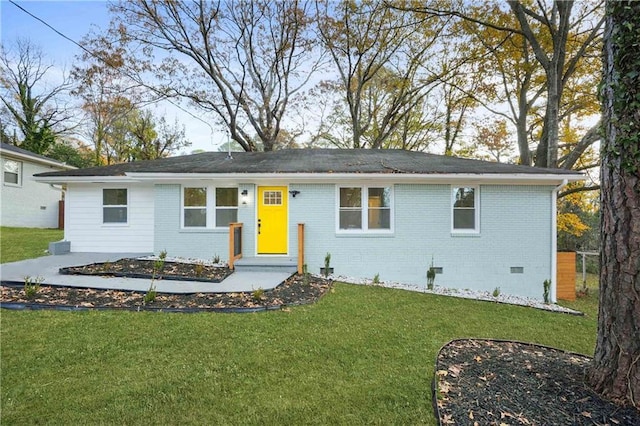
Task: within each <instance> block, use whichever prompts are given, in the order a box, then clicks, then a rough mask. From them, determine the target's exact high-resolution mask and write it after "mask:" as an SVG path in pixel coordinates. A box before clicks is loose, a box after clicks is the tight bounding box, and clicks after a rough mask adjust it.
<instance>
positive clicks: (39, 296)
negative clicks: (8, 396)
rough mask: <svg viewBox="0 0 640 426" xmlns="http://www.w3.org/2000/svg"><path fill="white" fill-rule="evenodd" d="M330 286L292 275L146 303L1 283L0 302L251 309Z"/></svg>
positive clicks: (302, 299) (135, 297)
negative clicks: (275, 282)
mask: <svg viewBox="0 0 640 426" xmlns="http://www.w3.org/2000/svg"><path fill="white" fill-rule="evenodd" d="M331 286H332V281H331V280H327V279H324V278H321V277H318V276H314V275H308V277H307V279H306V280H305V279H304V277H303V276H302V275H293V276H291V277H290V278H288V279H287V280H286V281H285V282H284V283H282V284H280V285H279V286H278V287H276V288H275V289H273V290H262V289H257V290H254V291H253V292H238V293H194V294H165V293H157V294H156V296H155V298H154V299H153V301H151V302H149V303H146V304H145V301H144V299H145V292H133V291H119V290H100V289H90V288H89V289H82V288H71V287H58V286H46V285H43V286H41V287H40V288H39V289H38V291H37V293H36V294H35V296H34V297H32V298H28V297H26V295H25V291H24V286H9V285H3V286H2V297H1V299H0V305H2V307H5V308H13V309H18V308H19V309H24V308H27V309H39V308H48V307H51V308H55V307H67V308H81V309H105V308H106V309H132V310H143V309H144V310H172V311H185V312H189V311H201V310H205V311H207V310H213V311H215V310H218V311H252V310H254V311H255V310H265V309H281V308H284V307H286V306H295V305H303V304H308V303H313V302H316V301H317V300H318V299H319V298H320V297H322V296H323V295H324V294H325V293H326V292H327V291H328V290H329V289H330V288H331Z"/></svg>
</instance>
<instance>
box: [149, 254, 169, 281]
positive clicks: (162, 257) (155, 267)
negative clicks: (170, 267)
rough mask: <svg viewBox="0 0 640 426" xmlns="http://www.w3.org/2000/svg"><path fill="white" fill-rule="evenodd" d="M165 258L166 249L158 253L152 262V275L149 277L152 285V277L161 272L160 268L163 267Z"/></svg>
mask: <svg viewBox="0 0 640 426" xmlns="http://www.w3.org/2000/svg"><path fill="white" fill-rule="evenodd" d="M166 258H167V251H166V250H162V251H161V252H160V254H159V255H158V259H157V260H156V261H154V262H153V276H152V278H151V281H152V283H151V284H152V285H153V279H154V278H155V277H156V275H157V274H159V273H160V272H162V270H163V269H164V261H165V259H166Z"/></svg>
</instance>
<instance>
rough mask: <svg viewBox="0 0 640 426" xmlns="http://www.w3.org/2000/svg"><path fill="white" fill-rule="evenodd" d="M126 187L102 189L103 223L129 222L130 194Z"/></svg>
mask: <svg viewBox="0 0 640 426" xmlns="http://www.w3.org/2000/svg"><path fill="white" fill-rule="evenodd" d="M127 192H128V191H127V189H126V188H105V189H103V190H102V223H127V220H128V217H127V216H128V215H127V210H128V205H129V201H128V194H127Z"/></svg>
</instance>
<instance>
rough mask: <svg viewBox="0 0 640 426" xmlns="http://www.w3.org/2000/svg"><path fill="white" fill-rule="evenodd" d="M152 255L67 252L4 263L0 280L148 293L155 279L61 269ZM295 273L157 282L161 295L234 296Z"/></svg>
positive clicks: (248, 273) (274, 284)
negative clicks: (39, 280) (28, 279)
mask: <svg viewBox="0 0 640 426" xmlns="http://www.w3.org/2000/svg"><path fill="white" fill-rule="evenodd" d="M150 254H151V253H67V254H63V255H58V256H44V257H38V258H36V259H29V260H22V261H19V262H12V263H3V264H0V280H1V281H2V282H3V283H4V282H9V283H11V282H13V283H24V279H25V277H26V276H30V277H32V278H36V277H42V279H43V280H42V284H48V285H57V286H64V287H89V288H99V289H112V290H130V291H141V292H144V291H147V290H149V286H150V285H151V279H144V278H142V279H141V278H120V277H100V276H87V275H61V274H60V273H58V269H60V268H63V267H67V266H81V265H87V264H90V263H100V262H114V261H116V260H118V259H122V258H123V257H141V256H148V255H150ZM290 275H291V274H290V273H287V272H279V271H265V272H262V271H236V272H234V273H233V274H231V275H230V276H229V277H227V278H226V279H225V280H224V281H222V282H221V283H206V282H199V281H175V280H156V281H155V287H156V291H157V292H159V293H233V292H250V291H253V290H255V289H258V288H262V289H264V290H270V289H272V288H275V287H277V286H278V285H279V284H280V283H282V282H283V281H284V280H286V279H287V278H289V276H290Z"/></svg>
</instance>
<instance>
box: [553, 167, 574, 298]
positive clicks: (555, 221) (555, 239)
mask: <svg viewBox="0 0 640 426" xmlns="http://www.w3.org/2000/svg"><path fill="white" fill-rule="evenodd" d="M568 181H569V180H568V179H564V180H563V181H562V183H561V184H560V185H558V186H556V187H555V188H553V191H551V277H550V278H549V279H550V280H551V303H556V302H557V301H558V299H557V293H558V217H557V216H558V204H557V203H558V192H559V191H560V190H561V189H562V188H564V187H565V186H566V185H567V183H568Z"/></svg>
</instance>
